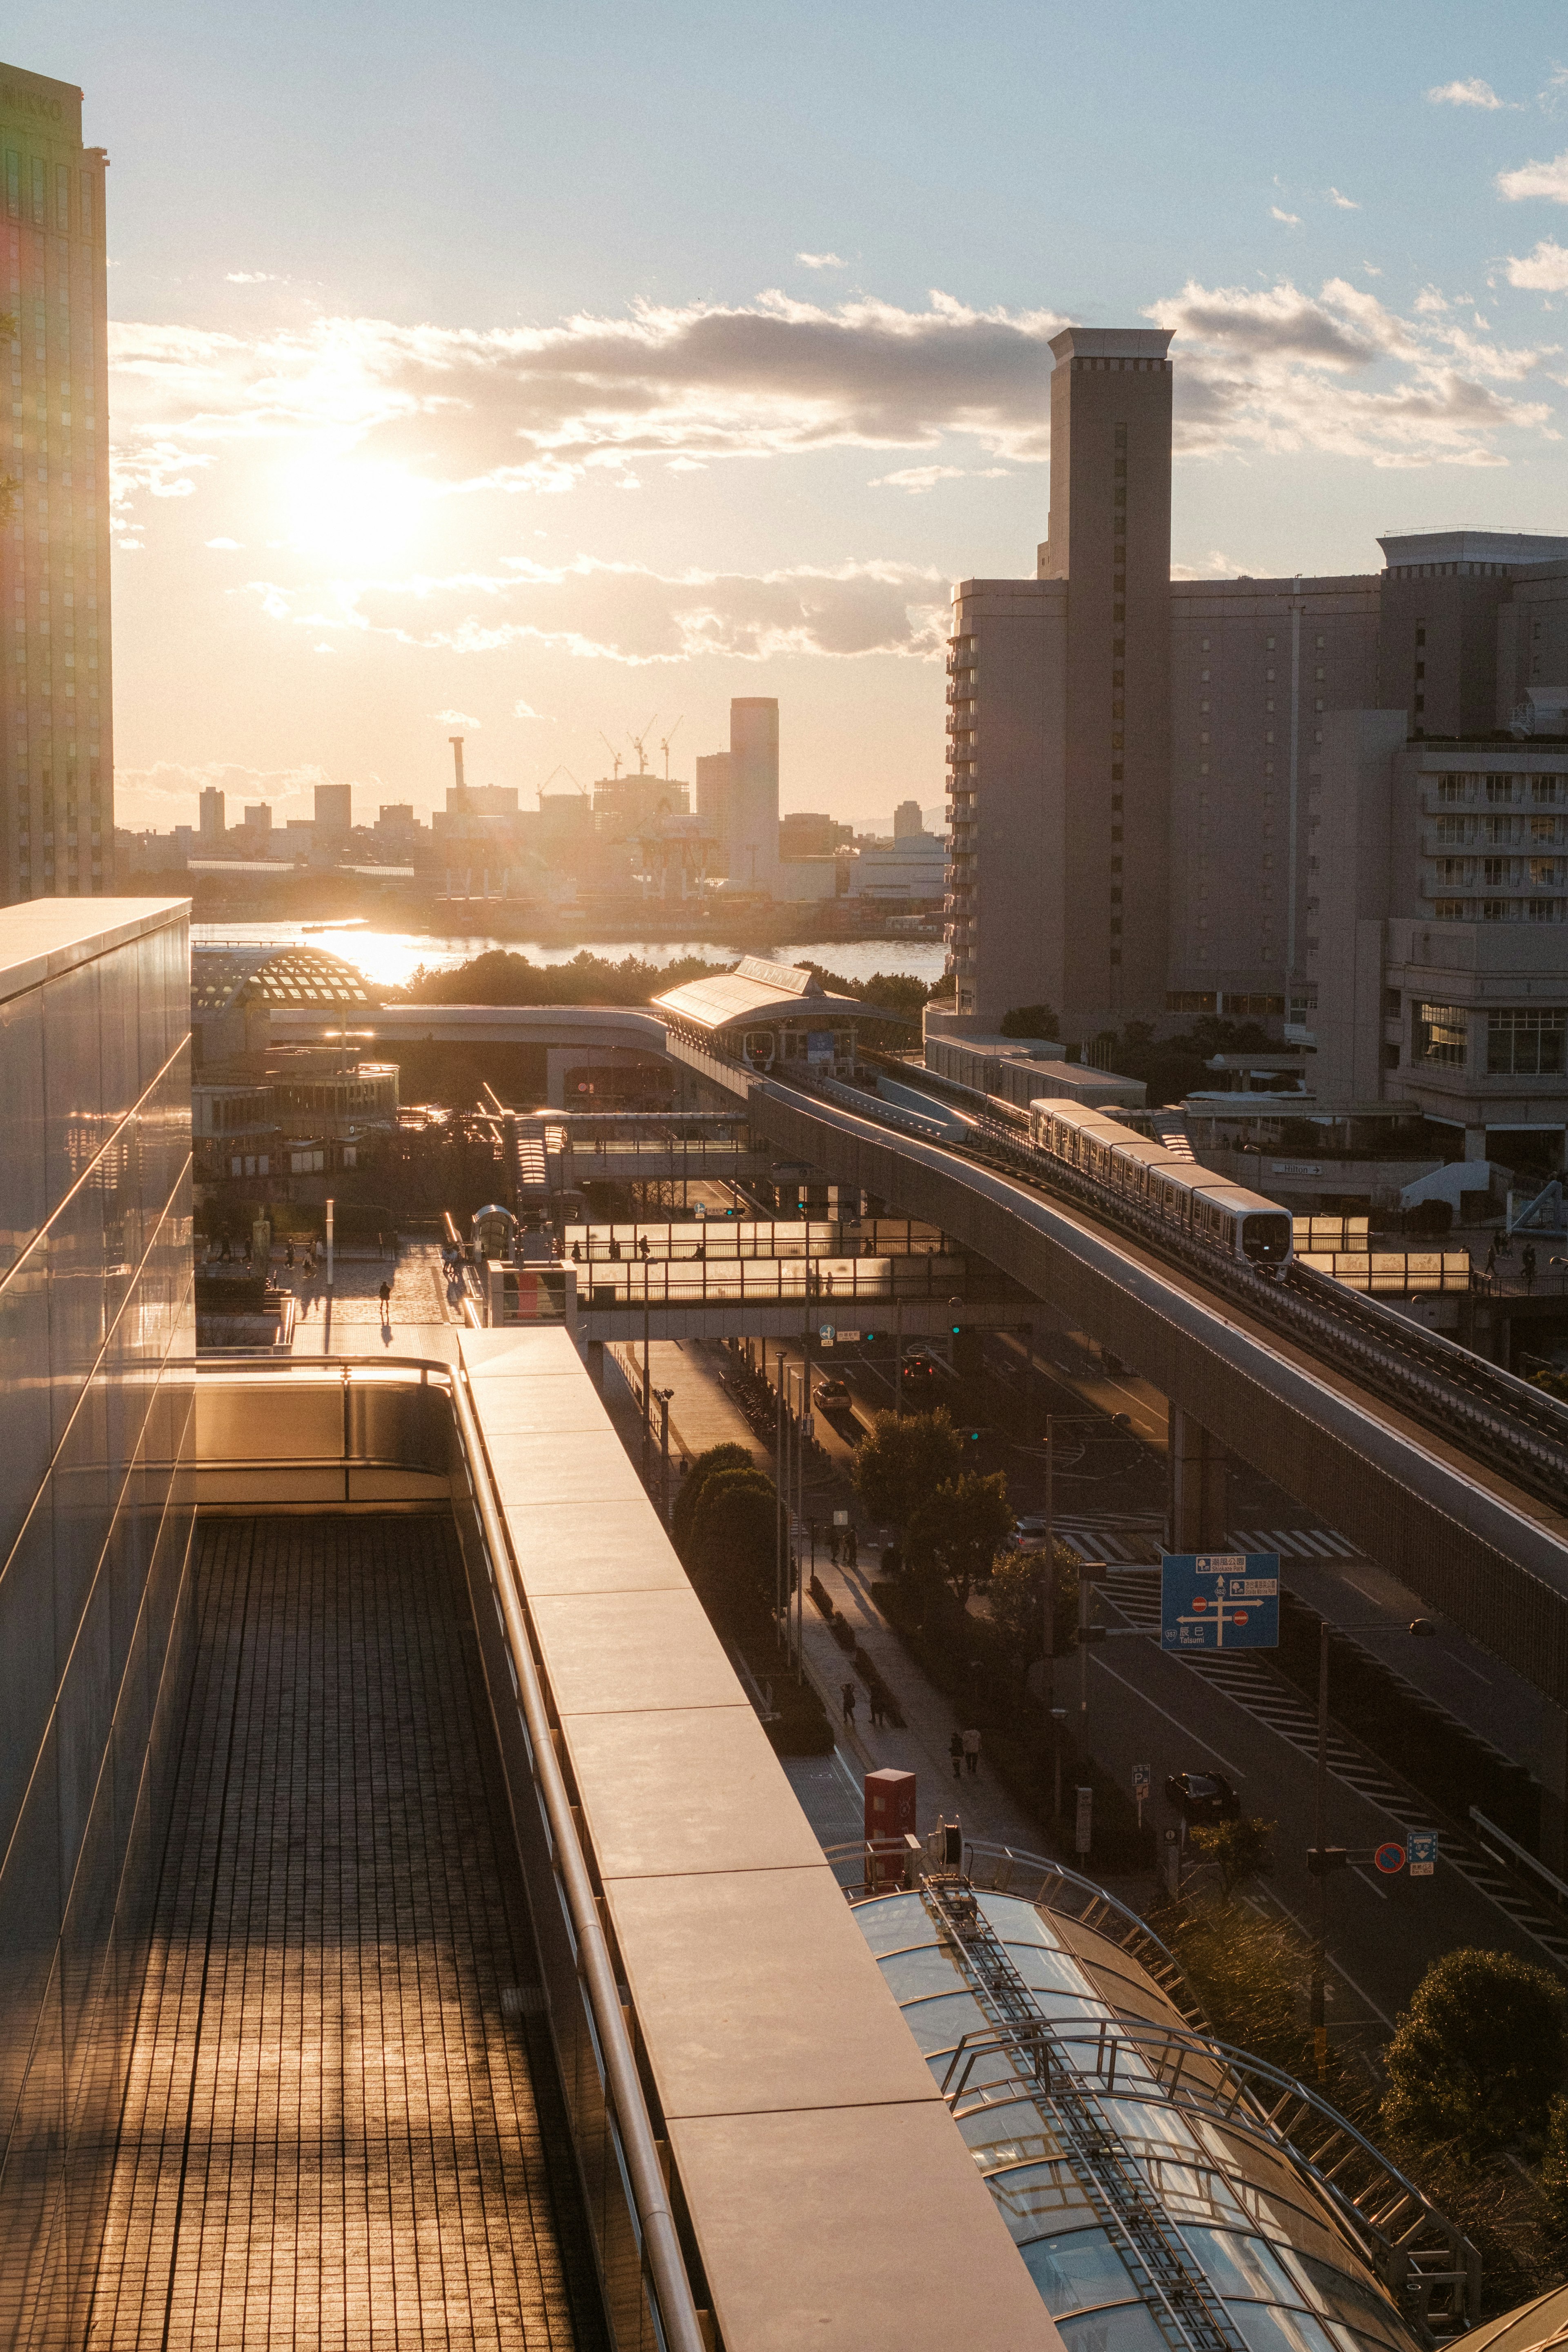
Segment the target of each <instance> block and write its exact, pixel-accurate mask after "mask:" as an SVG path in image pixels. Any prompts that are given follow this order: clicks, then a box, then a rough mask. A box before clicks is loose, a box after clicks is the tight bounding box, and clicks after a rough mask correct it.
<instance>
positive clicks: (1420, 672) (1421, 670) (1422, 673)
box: [1318, 662, 1426, 677]
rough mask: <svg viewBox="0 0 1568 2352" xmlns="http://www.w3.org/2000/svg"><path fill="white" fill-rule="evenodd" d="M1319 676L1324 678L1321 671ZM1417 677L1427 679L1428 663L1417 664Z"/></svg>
mask: <svg viewBox="0 0 1568 2352" xmlns="http://www.w3.org/2000/svg"><path fill="white" fill-rule="evenodd" d="M1318 675H1319V677H1321V676H1322V672H1321V670H1320V671H1319V673H1318ZM1415 675H1416V677H1426V663H1425V662H1417V663H1416V665H1415Z"/></svg>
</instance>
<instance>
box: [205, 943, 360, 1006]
mask: <svg viewBox="0 0 1568 2352" xmlns="http://www.w3.org/2000/svg"><path fill="white" fill-rule="evenodd" d="M370 1003H374V999H373V998H372V996H371V995H370V993H369V992H368V991H367V989H366V987H365V984H364V975H363V972H358V971H355V970H354V968H353V964H352V963H345V962H344V961H343V960H342V956H335V955H330V954H329V953H328V952H327V950H326V949H325V948H313V947H301V946H291V947H281V948H262V947H248V948H247V947H229V948H193V950H191V1010H192V1012H193V1013H195V1016H196V1018H197V1019H198V1020H200V1019H201V1018H202V1017H203V1016H204V1015H207V1016H210V1015H213V1014H216V1013H237V1012H240V1011H243V1009H244V1008H245V1007H246V1006H247V1005H250V1004H279V1005H291V1006H295V1007H297V1008H298V1009H299V1010H300V1011H301V1012H303V1011H306V1010H308V1009H310V1007H312V1006H320V1005H328V1004H334V1005H335V1004H343V1005H349V1004H365V1005H368V1004H370Z"/></svg>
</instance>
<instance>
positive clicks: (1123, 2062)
mask: <svg viewBox="0 0 1568 2352" xmlns="http://www.w3.org/2000/svg"><path fill="white" fill-rule="evenodd" d="M1010 1861H1011V1858H1009V1862H1010ZM979 1866H980V1857H978V1856H977V1857H976V1858H975V1862H974V1863H973V1864H972V1867H979ZM1041 1871H1042V1873H1046V1874H1048V1875H1049V1876H1050V1877H1052V1878H1054V1877H1056V1876H1057V1875H1058V1873H1057V1872H1056V1871H1055V1868H1054V1866H1047V1865H1043V1864H1042V1865H1041ZM997 1874H998V1875H999V1876H1005V1875H1007V1874H1008V1872H1006V1871H998V1873H997ZM855 1917H856V1919H857V1921H858V1924H859V1926H860V1927H861V1929H862V1932H863V1933H864V1934H865V1936H866V1939H867V1942H868V1945H869V1946H870V1948H871V1950H872V1952H873V1954H874V1956H875V1957H876V1958H877V1961H878V1964H879V1967H880V1969H881V1971H882V1974H883V1975H884V1977H885V1978H886V1979H887V1980H888V1984H889V1989H890V1990H891V1991H892V1992H893V1994H894V1997H895V1999H896V2000H898V2002H899V2005H900V2009H901V2010H902V2011H903V2013H904V2017H905V2020H906V2022H907V2023H908V2024H909V2026H910V2031H911V2032H912V2033H913V2034H914V2036H915V2038H916V2040H917V2042H919V2043H920V2046H921V2050H922V2051H923V2053H925V2056H926V2060H927V2063H928V2064H929V2066H930V2067H931V2072H932V2074H933V2075H934V2076H935V2078H936V2080H937V2082H938V2084H940V2085H941V2086H942V2092H943V2095H944V2097H945V2098H946V2100H947V2102H948V2105H949V2106H950V2108H951V2110H952V2116H953V2119H954V2121H955V2123H956V2124H957V2126H958V2128H959V2130H960V2131H961V2132H962V2133H963V2137H964V2138H965V2140H966V2141H967V2143H968V2145H969V2147H970V2149H971V2152H972V2153H973V2158H974V2160H975V2164H976V2166H977V2167H978V2168H979V2169H980V2171H981V2172H982V2174H983V2175H984V2179H985V2180H986V2184H987V2186H988V2188H989V2189H990V2190H991V2193H992V2196H993V2198H994V2200H995V2202H996V2205H997V2207H998V2210H1000V2211H1001V2213H1002V2215H1003V2218H1004V2219H1005V2221H1006V2223H1007V2226H1008V2229H1009V2231H1011V2233H1012V2236H1013V2239H1014V2242H1015V2243H1016V2246H1017V2248H1018V2251H1019V2252H1020V2254H1021V2256H1022V2258H1023V2260H1024V2262H1025V2263H1026V2265H1027V2267H1028V2270H1029V2273H1030V2275H1031V2276H1032V2277H1033V2279H1034V2281H1035V2284H1036V2285H1037V2288H1038V2290H1039V2293H1040V2294H1041V2297H1042V2299H1043V2300H1044V2302H1045V2303H1046V2305H1047V2308H1048V2309H1049V2310H1050V2312H1051V2314H1052V2315H1053V2317H1054V2318H1055V2320H1056V2322H1057V2326H1058V2329H1059V2331H1060V2333H1061V2335H1062V2336H1063V2339H1064V2341H1065V2342H1066V2343H1067V2345H1068V2347H1069V2352H1173V2347H1187V2346H1191V2347H1199V2348H1200V2352H1218V2347H1227V2352H1413V2347H1417V2346H1421V2347H1430V2346H1431V2345H1433V2344H1435V2343H1436V2342H1438V2341H1440V2340H1442V2337H1443V2336H1444V2335H1445V2334H1451V2335H1457V2334H1458V2332H1459V2331H1460V2330H1461V2329H1462V2328H1463V2327H1464V2326H1465V2324H1466V2312H1467V2310H1468V2309H1470V2308H1473V2303H1474V2294H1475V2288H1476V2285H1477V2283H1478V2276H1479V2273H1478V2271H1477V2266H1476V2263H1475V2258H1474V2254H1473V2252H1472V2250H1471V2249H1469V2247H1468V2244H1467V2243H1466V2242H1465V2241H1464V2240H1463V2239H1462V2238H1461V2237H1460V2236H1459V2235H1458V2232H1457V2231H1454V2230H1453V2229H1452V2228H1451V2227H1450V2225H1448V2224H1447V2222H1446V2221H1444V2220H1443V2218H1442V2216H1441V2215H1438V2214H1436V2213H1435V2212H1434V2211H1433V2210H1432V2209H1431V2208H1430V2207H1428V2206H1426V2202H1425V2200H1422V2199H1420V2198H1419V2196H1418V2195H1417V2192H1415V2190H1414V2189H1411V2188H1410V2185H1409V2184H1408V2183H1406V2182H1404V2181H1402V2180H1401V2179H1400V2178H1399V2176H1398V2175H1397V2174H1395V2173H1394V2172H1393V2171H1392V2170H1391V2168H1388V2167H1387V2166H1386V2165H1385V2164H1384V2162H1383V2160H1382V2159H1381V2158H1379V2157H1378V2155H1377V2152H1376V2150H1375V2149H1373V2148H1372V2147H1370V2145H1369V2144H1368V2143H1366V2142H1365V2141H1363V2140H1361V2139H1360V2137H1359V2136H1358V2135H1357V2134H1355V2133H1354V2132H1353V2131H1352V2127H1351V2126H1348V2125H1346V2124H1344V2123H1343V2121H1342V2118H1340V2117H1338V2116H1334V2115H1333V2113H1332V2111H1331V2109H1329V2108H1327V2107H1326V2106H1324V2105H1322V2104H1321V2102H1320V2101H1318V2100H1317V2099H1316V2097H1315V2095H1313V2094H1312V2093H1310V2092H1309V2091H1307V2090H1305V2089H1304V2088H1303V2087H1302V2086H1301V2085H1300V2084H1293V2083H1291V2082H1290V2080H1289V2077H1288V2076H1285V2075H1283V2074H1279V2073H1278V2072H1277V2070H1274V2069H1271V2068H1268V2067H1264V2066H1262V2065H1261V2064H1259V2063H1258V2062H1256V2061H1252V2060H1250V2059H1247V2057H1246V2056H1245V2055H1244V2054H1243V2053H1232V2052H1229V2051H1226V2050H1225V2049H1224V2048H1223V2047H1222V2045H1220V2044H1218V2043H1215V2042H1212V2041H1209V2040H1207V2039H1205V2037H1204V2036H1202V2035H1201V2034H1199V2033H1196V2032H1194V2030H1193V2028H1192V2026H1191V2024H1190V2023H1189V2022H1188V2021H1187V2020H1186V2019H1185V2018H1184V2017H1183V2016H1182V2015H1181V2014H1180V2012H1179V2011H1177V2010H1176V2009H1175V2008H1174V2007H1173V2004H1172V2002H1171V2000H1169V1999H1168V1998H1167V1997H1166V1995H1165V1993H1164V1992H1163V1991H1162V1990H1161V1989H1160V1987H1159V1986H1157V1985H1156V1984H1155V1982H1154V1980H1153V1979H1152V1977H1151V1976H1150V1975H1149V1974H1148V1973H1147V1971H1146V1970H1145V1969H1143V1968H1142V1967H1141V1966H1140V1965H1139V1963H1138V1962H1137V1961H1136V1960H1135V1959H1133V1958H1131V1955H1130V1953H1129V1951H1128V1950H1127V1948H1125V1945H1124V1944H1122V1943H1121V1942H1119V1941H1117V1940H1113V1939H1112V1937H1110V1936H1108V1935H1104V1934H1098V1933H1096V1932H1095V1930H1094V1929H1093V1928H1092V1927H1088V1926H1086V1925H1085V1924H1084V1922H1083V1921H1081V1920H1079V1919H1074V1918H1070V1917H1068V1916H1061V1915H1058V1914H1057V1913H1055V1912H1053V1911H1051V1910H1050V1909H1048V1908H1047V1906H1046V1905H1045V1904H1043V1903H1039V1902H1036V1901H1034V1900H1031V1899H1029V1897H1028V1896H1027V1895H1020V1894H1016V1893H1008V1892H1005V1891H1001V1890H1000V1889H998V1888H994V1887H993V1888H989V1889H988V1888H984V1887H979V1886H974V1885H972V1884H971V1883H970V1882H969V1881H968V1880H966V1879H959V1878H956V1877H954V1878H942V1877H934V1878H931V1879H928V1881H927V1882H926V1884H925V1885H923V1886H922V1887H921V1888H920V1889H919V1890H915V1891H910V1892H903V1893H899V1894H894V1895H882V1896H879V1897H875V1898H873V1899H871V1900H870V1901H868V1902H864V1903H860V1904H858V1905H857V1906H856V1907H855ZM1304 2118H1310V2129H1306V2130H1302V2131H1300V2138H1301V2139H1302V2140H1303V2141H1304V2142H1305V2143H1307V2144H1308V2146H1310V2150H1311V2151H1313V2152H1314V2153H1315V2155H1316V2157H1317V2158H1319V2159H1320V2160H1321V2164H1322V2165H1323V2166H1325V2167H1326V2169H1320V2163H1319V2162H1317V2161H1314V2153H1309V2152H1308V2150H1307V2147H1303V2146H1299V2145H1297V2144H1295V2142H1293V2141H1292V2138H1291V2137H1290V2133H1291V2131H1292V2130H1294V2129H1297V2128H1298V2126H1300V2123H1301V2121H1302V2119H1304ZM1330 2142H1332V2146H1331V2147H1329V2146H1328V2145H1327V2144H1328V2143H1330ZM1330 2171H1331V2172H1332V2173H1333V2174H1334V2175H1335V2176H1336V2177H1335V2178H1334V2179H1330V2178H1329V2177H1328V2174H1329V2172H1330ZM1363 2206H1364V2210H1363ZM1374 2217H1375V2218H1374Z"/></svg>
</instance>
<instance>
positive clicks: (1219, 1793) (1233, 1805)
mask: <svg viewBox="0 0 1568 2352" xmlns="http://www.w3.org/2000/svg"><path fill="white" fill-rule="evenodd" d="M1165 1798H1166V1801H1167V1803H1169V1804H1170V1805H1172V1806H1173V1808H1174V1810H1175V1811H1177V1812H1178V1813H1180V1814H1181V1816H1182V1818H1183V1820H1184V1821H1185V1822H1191V1823H1194V1824H1195V1823H1197V1822H1236V1821H1239V1820H1240V1819H1241V1799H1240V1798H1239V1797H1238V1796H1237V1793H1236V1790H1235V1789H1234V1788H1233V1787H1232V1786H1231V1784H1230V1782H1229V1781H1228V1780H1226V1777H1225V1774H1224V1773H1223V1772H1173V1773H1172V1775H1171V1777H1170V1779H1169V1780H1167V1781H1166V1783H1165Z"/></svg>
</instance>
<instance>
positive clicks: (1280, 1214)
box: [1029, 1097, 1292, 1274]
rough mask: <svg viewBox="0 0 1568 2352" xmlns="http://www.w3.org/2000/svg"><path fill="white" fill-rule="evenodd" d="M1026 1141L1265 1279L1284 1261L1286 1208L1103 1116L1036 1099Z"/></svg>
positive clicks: (1288, 1243)
mask: <svg viewBox="0 0 1568 2352" xmlns="http://www.w3.org/2000/svg"><path fill="white" fill-rule="evenodd" d="M1029 1139H1030V1141H1031V1143H1032V1144H1033V1146H1034V1148H1035V1150H1037V1151H1038V1152H1040V1153H1041V1154H1043V1155H1044V1157H1045V1158H1047V1159H1048V1160H1062V1161H1065V1162H1066V1164H1067V1165H1068V1167H1069V1168H1076V1169H1078V1170H1079V1171H1080V1172H1081V1173H1082V1174H1084V1175H1086V1176H1089V1177H1092V1178H1093V1179H1094V1181H1096V1182H1097V1183H1100V1184H1103V1185H1105V1187H1106V1188H1107V1190H1108V1191H1110V1192H1121V1193H1122V1194H1125V1195H1130V1196H1131V1197H1132V1198H1133V1199H1136V1200H1138V1201H1140V1202H1142V1204H1143V1205H1144V1206H1145V1207H1147V1208H1149V1209H1152V1210H1153V1212H1154V1213H1156V1215H1158V1216H1160V1217H1161V1218H1163V1219H1164V1220H1165V1221H1166V1222H1167V1223H1170V1224H1173V1225H1175V1226H1179V1227H1180V1229H1181V1230H1182V1231H1183V1232H1184V1233H1185V1234H1190V1235H1191V1237H1192V1238H1193V1239H1194V1241H1196V1242H1200V1243H1201V1244H1203V1245H1204V1247H1205V1248H1207V1249H1213V1250H1217V1251H1218V1252H1220V1254H1221V1255H1224V1256H1226V1257H1231V1258H1239V1259H1240V1260H1241V1261H1242V1263H1243V1264H1244V1265H1254V1266H1257V1267H1258V1269H1259V1270H1260V1271H1263V1272H1268V1273H1271V1274H1277V1273H1279V1271H1280V1269H1281V1268H1282V1267H1284V1266H1287V1265H1289V1263H1290V1256H1291V1249H1292V1239H1291V1235H1292V1226H1291V1219H1290V1213H1289V1210H1288V1209H1282V1208H1281V1207H1280V1206H1279V1202H1277V1201H1269V1200H1266V1199H1265V1198H1264V1197H1263V1195H1262V1194H1261V1193H1260V1192H1248V1191H1247V1188H1246V1186H1245V1185H1242V1184H1236V1183H1232V1182H1230V1181H1228V1180H1227V1179H1226V1178H1225V1177H1223V1176H1216V1175H1215V1172H1214V1171H1213V1169H1211V1168H1203V1167H1200V1166H1199V1164H1198V1163H1197V1161H1196V1160H1192V1159H1189V1158H1188V1157H1187V1156H1186V1155H1185V1154H1184V1153H1178V1152H1175V1151H1173V1150H1170V1149H1169V1147H1168V1146H1167V1145H1165V1144H1163V1143H1162V1142H1160V1141H1159V1140H1157V1139H1154V1138H1152V1137H1148V1136H1142V1135H1137V1134H1135V1133H1134V1132H1133V1131H1132V1129H1131V1128H1129V1127H1127V1126H1125V1125H1124V1124H1123V1123H1122V1122H1121V1120H1120V1119H1116V1118H1109V1117H1107V1115H1106V1114H1105V1113H1104V1112H1103V1111H1094V1110H1086V1109H1081V1108H1079V1105H1078V1104H1076V1103H1069V1102H1063V1101H1061V1100H1060V1099H1058V1098H1057V1097H1051V1098H1048V1099H1042V1100H1037V1101H1035V1102H1032V1103H1031V1104H1030V1105H1029Z"/></svg>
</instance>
